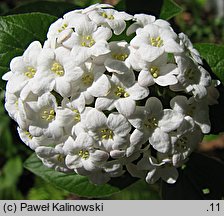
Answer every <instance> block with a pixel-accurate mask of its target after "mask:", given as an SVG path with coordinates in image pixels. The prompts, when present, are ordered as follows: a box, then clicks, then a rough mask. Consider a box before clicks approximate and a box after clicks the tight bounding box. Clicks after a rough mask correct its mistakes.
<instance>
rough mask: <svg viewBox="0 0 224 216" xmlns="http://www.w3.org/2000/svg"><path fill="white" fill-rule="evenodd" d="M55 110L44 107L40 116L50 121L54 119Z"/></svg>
mask: <svg viewBox="0 0 224 216" xmlns="http://www.w3.org/2000/svg"><path fill="white" fill-rule="evenodd" d="M54 117H55V112H54V109H52V108H51V109H46V110H44V111H43V112H42V115H41V118H42V119H43V120H45V121H52V120H54Z"/></svg>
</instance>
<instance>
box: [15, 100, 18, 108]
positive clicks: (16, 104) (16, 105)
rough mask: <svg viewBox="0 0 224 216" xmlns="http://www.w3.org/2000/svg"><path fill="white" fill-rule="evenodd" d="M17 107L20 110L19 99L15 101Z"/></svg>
mask: <svg viewBox="0 0 224 216" xmlns="http://www.w3.org/2000/svg"><path fill="white" fill-rule="evenodd" d="M15 107H16V110H19V101H18V100H17V101H16V102H15Z"/></svg>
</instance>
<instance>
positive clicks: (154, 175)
mask: <svg viewBox="0 0 224 216" xmlns="http://www.w3.org/2000/svg"><path fill="white" fill-rule="evenodd" d="M138 169H140V170H147V171H148V172H147V175H146V177H145V180H146V182H147V183H149V184H153V183H155V182H156V181H157V180H159V179H160V178H162V180H164V181H165V182H167V183H169V184H174V183H175V182H176V180H177V178H178V175H179V174H178V171H177V169H176V167H174V166H173V164H172V160H171V159H170V158H169V157H168V155H166V154H161V153H158V154H157V158H155V157H153V156H151V155H149V156H148V154H146V155H144V157H143V158H142V160H141V161H139V162H138Z"/></svg>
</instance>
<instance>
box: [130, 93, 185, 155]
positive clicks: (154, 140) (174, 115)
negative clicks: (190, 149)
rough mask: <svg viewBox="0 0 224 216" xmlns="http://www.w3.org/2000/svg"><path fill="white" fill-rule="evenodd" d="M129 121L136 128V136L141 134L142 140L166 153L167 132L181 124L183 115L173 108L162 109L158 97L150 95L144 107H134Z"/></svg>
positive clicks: (167, 149) (167, 147)
mask: <svg viewBox="0 0 224 216" xmlns="http://www.w3.org/2000/svg"><path fill="white" fill-rule="evenodd" d="M129 121H130V123H131V124H132V125H133V126H134V127H135V128H137V129H138V130H136V131H135V136H136V137H138V136H139V137H141V136H143V140H144V142H146V141H147V140H149V143H150V144H151V145H152V147H153V148H154V149H156V150H157V151H158V152H162V153H166V152H168V151H169V150H170V148H171V140H170V136H169V133H170V132H171V131H174V130H176V129H177V128H178V127H179V126H180V125H181V123H182V121H183V115H182V114H181V113H180V112H177V111H175V110H171V109H163V107H162V103H161V102H160V100H159V99H158V98H156V97H150V98H149V99H148V100H147V101H146V104H145V107H136V112H135V113H134V114H133V115H132V116H131V117H129Z"/></svg>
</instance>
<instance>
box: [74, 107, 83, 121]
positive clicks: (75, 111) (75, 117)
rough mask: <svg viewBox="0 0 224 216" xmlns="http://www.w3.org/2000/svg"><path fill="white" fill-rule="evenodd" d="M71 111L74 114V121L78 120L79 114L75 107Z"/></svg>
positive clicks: (79, 118)
mask: <svg viewBox="0 0 224 216" xmlns="http://www.w3.org/2000/svg"><path fill="white" fill-rule="evenodd" d="M73 112H74V113H75V116H74V119H75V121H77V122H80V120H81V116H80V113H79V111H78V110H77V109H74V110H73Z"/></svg>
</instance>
